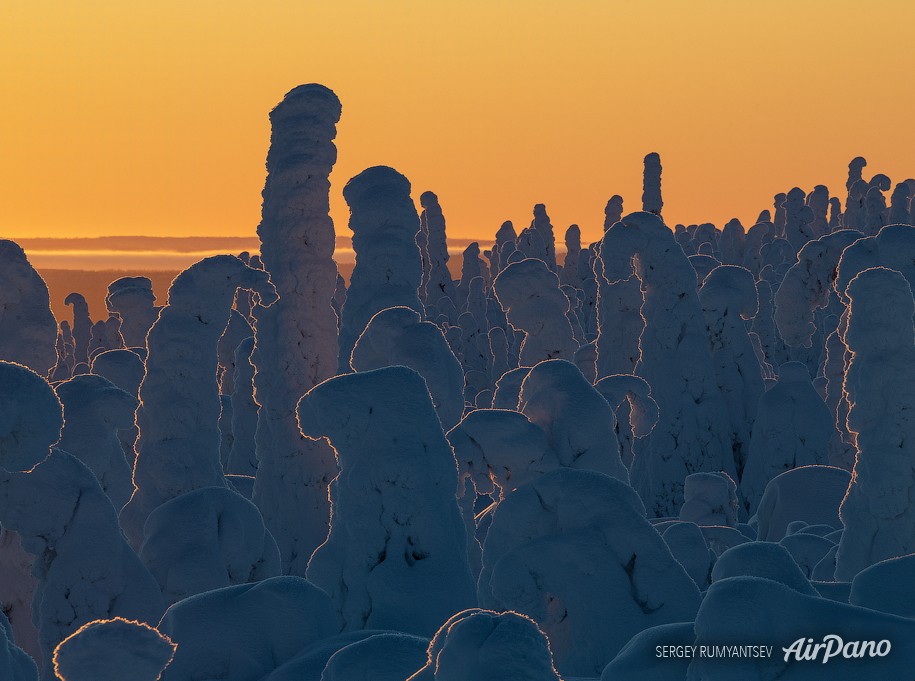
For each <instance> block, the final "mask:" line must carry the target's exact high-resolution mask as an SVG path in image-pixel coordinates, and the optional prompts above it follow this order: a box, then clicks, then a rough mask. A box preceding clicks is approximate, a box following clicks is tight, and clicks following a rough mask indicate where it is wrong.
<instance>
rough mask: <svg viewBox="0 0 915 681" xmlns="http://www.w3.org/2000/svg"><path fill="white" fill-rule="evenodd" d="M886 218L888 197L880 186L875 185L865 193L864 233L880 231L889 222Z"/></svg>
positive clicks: (870, 233)
mask: <svg viewBox="0 0 915 681" xmlns="http://www.w3.org/2000/svg"><path fill="white" fill-rule="evenodd" d="M874 179H876V177H875V178H874ZM886 218H887V210H886V197H885V196H883V192H882V191H880V188H879V187H876V186H873V187H871V188H870V189H868V190H867V193H866V194H865V195H864V229H863V231H864V233H865V234H869V235H873V234H876V233H877V232H879V231H880V230H881V229H882V228H883V226H884V225H885V224H887V222H886Z"/></svg>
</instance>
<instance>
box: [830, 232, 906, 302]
mask: <svg viewBox="0 0 915 681" xmlns="http://www.w3.org/2000/svg"><path fill="white" fill-rule="evenodd" d="M871 267H886V268H888V269H891V270H896V271H897V272H901V273H902V276H904V277H905V278H906V281H908V282H909V286H912V285H913V284H915V227H912V226H910V225H887V226H886V227H884V228H883V229H881V230H880V233H879V234H877V235H876V236H873V237H867V238H864V239H859V240H858V241H856V242H854V243H853V244H852V245H851V246H848V247H847V248H846V249H845V250H844V251H842V256H841V257H840V258H839V271H838V274H837V275H836V280H835V289H836V292H837V293H838V294H839V296H840V298H842V300H843V301H846V302H847V300H848V298H847V296H846V295H845V290H846V289H847V288H848V285H849V283H850V282H851V280H852V279H854V278H855V277H856V276H857V275H858V274H859V273H861V272H863V271H864V270H866V269H868V268H871Z"/></svg>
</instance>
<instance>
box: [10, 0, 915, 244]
mask: <svg viewBox="0 0 915 681" xmlns="http://www.w3.org/2000/svg"><path fill="white" fill-rule="evenodd" d="M517 7H518V5H517V4H515V3H505V4H503V5H500V6H495V7H494V6H490V5H489V4H488V3H483V2H477V1H473V2H465V3H461V4H460V5H454V6H442V5H439V4H437V3H433V4H429V3H418V2H394V3H384V4H381V3H369V2H341V3H331V2H319V3H293V2H276V1H274V2H266V3H259V4H257V5H254V4H252V3H242V2H235V1H232V2H225V3H215V2H204V1H198V2H190V3H187V2H177V1H176V0H167V1H164V2H159V3H155V4H153V3H147V2H137V1H136V0H129V1H126V2H121V3H109V2H101V1H100V0H87V2H84V3H78V4H74V3H62V2H48V1H45V0H36V1H35V2H30V3H6V4H5V5H4V6H3V7H2V8H0V59H2V60H3V63H4V64H5V68H4V69H3V70H2V72H0V90H2V92H3V99H4V106H3V107H0V148H2V149H3V155H2V161H0V234H2V235H3V236H5V237H13V238H16V237H41V236H50V237H61V236H67V237H78V236H98V235H164V236H179V235H182V236H183V235H201V236H217V235H234V236H253V235H254V233H255V228H256V226H257V223H258V222H259V218H260V202H261V197H260V191H261V189H262V188H263V183H264V177H265V168H264V159H265V156H266V152H267V148H268V145H269V135H270V128H269V120H268V113H269V111H270V109H271V108H272V107H273V106H275V105H276V104H277V103H278V102H279V101H280V100H281V99H282V97H283V95H284V94H285V93H286V92H287V91H288V90H290V89H291V88H292V87H294V86H296V85H298V84H299V83H305V82H320V83H323V84H325V85H327V86H328V87H330V88H331V89H333V90H334V91H335V92H336V93H337V95H338V96H339V97H340V100H341V101H342V103H343V116H342V119H341V121H340V124H339V127H338V136H337V140H336V144H337V148H338V162H337V165H336V167H335V170H334V173H333V175H332V176H331V181H332V195H331V208H332V215H333V217H334V220H335V224H336V229H337V231H338V233H340V234H342V235H348V234H349V232H348V230H347V229H346V221H347V216H348V211H347V207H346V204H345V203H344V202H343V199H342V188H343V185H344V184H345V183H346V181H347V180H348V179H349V178H350V177H352V176H354V175H356V174H357V173H359V172H360V171H361V170H362V169H364V168H366V167H368V166H372V165H378V164H384V165H390V166H392V167H394V168H396V169H398V170H399V171H401V172H403V173H404V174H405V175H406V176H407V177H408V178H409V179H410V181H411V182H412V184H413V198H414V200H415V201H416V202H417V203H418V198H419V194H420V193H421V192H422V191H425V190H427V189H428V190H432V191H435V192H436V193H437V194H438V196H439V198H440V200H441V203H442V206H443V209H444V212H445V216H446V218H447V220H448V229H449V235H450V236H453V237H465V238H481V239H486V238H491V237H492V235H493V234H494V233H495V231H496V229H498V227H499V225H500V224H501V222H502V221H503V220H507V219H510V220H512V221H514V223H515V226H516V228H518V229H520V228H522V227H524V226H526V225H527V224H528V223H529V222H530V219H531V209H532V207H533V205H534V204H535V203H545V204H546V205H547V210H548V212H549V214H550V216H551V218H552V222H553V225H554V227H555V229H556V232H557V235H558V236H560V237H561V234H562V232H563V231H564V230H565V228H566V227H567V226H568V225H569V224H571V223H578V224H579V225H580V226H581V227H582V232H583V237H584V239H585V240H588V241H590V240H592V239H594V238H596V237H597V236H598V235H599V234H600V227H601V224H602V219H603V208H604V205H605V203H606V200H607V198H609V197H610V196H611V195H612V194H621V195H623V197H624V198H625V202H626V203H625V209H626V211H627V212H629V211H632V210H637V209H638V208H640V206H641V203H640V199H641V174H642V158H643V157H644V155H645V154H646V153H648V152H650V151H657V152H659V153H660V155H661V159H662V163H663V166H664V174H663V190H664V202H665V205H664V216H665V219H666V220H667V222H668V223H669V224H671V225H673V224H675V223H677V222H682V223H691V222H705V221H711V222H714V223H715V224H717V225H718V226H719V227H721V226H722V225H723V224H724V222H725V221H726V220H728V219H729V218H731V217H738V218H740V219H741V221H743V223H744V225H745V226H749V225H750V224H752V222H753V221H754V220H755V218H756V216H757V215H758V213H759V211H760V210H762V209H765V208H771V204H772V196H773V195H774V194H776V193H778V192H781V191H787V190H788V189H790V188H791V187H793V186H799V187H801V188H803V189H805V191H809V190H810V189H812V188H813V186H814V185H815V184H826V185H827V186H828V187H829V189H830V190H831V192H832V194H833V195H838V196H839V197H840V198H841V199H842V200H843V202H844V198H845V174H846V168H847V164H848V161H849V160H850V159H851V158H853V157H854V156H857V155H861V156H864V157H865V158H867V160H868V167H867V168H866V169H865V176H866V177H869V176H870V175H872V174H874V173H877V172H881V173H885V174H887V175H889V176H890V177H891V178H892V179H893V181H894V182H896V181H899V180H903V179H905V177H904V175H903V174H904V173H905V172H907V171H908V170H909V169H910V168H911V159H912V157H913V155H915V137H913V135H912V134H911V131H910V128H911V122H912V113H913V110H915V106H913V104H915V90H913V88H912V78H911V68H910V67H911V31H912V27H913V26H915V4H913V3H910V2H902V1H899V2H886V3H866V2H856V1H853V0H842V1H838V2H828V3H827V2H805V3H797V2H789V1H785V0H780V1H775V2H768V3H765V5H764V6H763V5H762V4H757V3H753V4H752V5H751V4H750V3H728V2H724V1H713V0H701V1H697V2H690V3H681V2H674V1H673V0H657V1H654V2H635V1H631V2H607V3H600V2H583V1H578V2H570V3H561V4H560V3H547V2H530V3H526V4H525V6H524V9H523V10H521V9H517Z"/></svg>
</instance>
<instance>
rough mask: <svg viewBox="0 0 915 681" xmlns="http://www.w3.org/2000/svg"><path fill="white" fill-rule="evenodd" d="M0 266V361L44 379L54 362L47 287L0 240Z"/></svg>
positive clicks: (13, 246) (15, 249)
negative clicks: (30, 371)
mask: <svg viewBox="0 0 915 681" xmlns="http://www.w3.org/2000/svg"><path fill="white" fill-rule="evenodd" d="M0 263H2V267H0V272H2V275H0V360H6V361H9V362H17V363H19V364H24V365H25V366H27V367H29V368H30V369H32V370H33V371H35V372H36V373H38V374H40V375H41V376H47V375H48V372H50V370H51V367H53V366H54V364H55V362H56V361H57V350H56V347H55V346H56V343H57V321H56V320H55V319H54V315H53V313H52V312H51V298H50V296H49V294H48V287H47V285H46V284H45V283H44V280H43V279H42V278H41V277H40V276H39V275H38V272H36V271H35V270H34V269H33V268H32V265H31V264H29V261H28V258H26V256H25V251H23V250H22V248H20V247H19V245H18V244H17V243H15V242H13V241H7V240H6V239H0Z"/></svg>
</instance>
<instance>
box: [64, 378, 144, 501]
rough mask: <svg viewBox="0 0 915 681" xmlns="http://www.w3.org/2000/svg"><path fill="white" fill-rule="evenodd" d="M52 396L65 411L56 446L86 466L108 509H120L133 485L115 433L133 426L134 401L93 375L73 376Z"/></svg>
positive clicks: (128, 467)
mask: <svg viewBox="0 0 915 681" xmlns="http://www.w3.org/2000/svg"><path fill="white" fill-rule="evenodd" d="M55 392H56V393H57V397H58V398H59V399H60V401H61V403H62V404H63V407H64V428H63V431H62V432H61V434H60V442H58V444H57V446H58V447H59V448H60V449H62V450H64V451H65V452H67V453H68V454H72V455H73V456H75V457H76V458H77V459H79V460H80V461H82V462H83V463H84V464H86V465H87V466H88V467H89V469H90V470H91V471H92V472H93V473H95V477H96V478H98V481H99V484H100V485H101V486H102V489H103V490H104V491H105V494H107V495H108V498H109V499H111V505H112V506H114V508H115V509H120V508H122V507H123V506H124V504H126V503H127V501H128V499H130V495H131V494H133V483H132V482H131V466H130V464H129V463H128V462H127V459H126V458H125V456H124V448H123V446H122V443H121V440H120V439H119V438H118V431H120V430H128V429H130V428H131V427H132V426H133V425H134V412H135V411H136V409H137V406H138V404H139V402H138V401H137V398H136V397H134V396H133V395H130V394H128V393H126V392H125V391H123V390H121V389H120V388H118V387H117V386H115V385H114V384H113V383H112V382H111V381H109V380H108V379H106V378H102V377H101V376H93V375H92V374H86V375H83V376H74V377H73V378H71V379H70V380H69V381H65V382H63V383H61V384H59V385H58V386H57V387H56V388H55Z"/></svg>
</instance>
